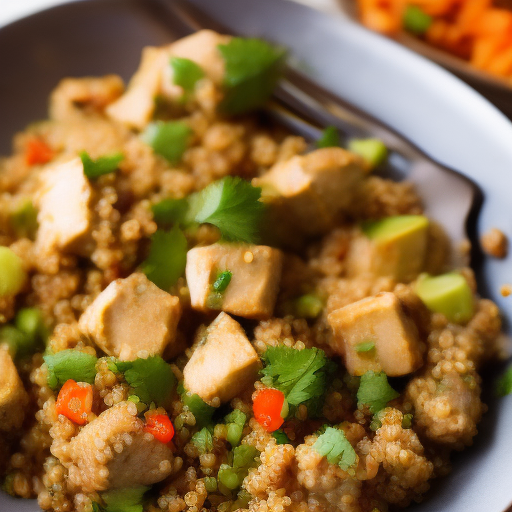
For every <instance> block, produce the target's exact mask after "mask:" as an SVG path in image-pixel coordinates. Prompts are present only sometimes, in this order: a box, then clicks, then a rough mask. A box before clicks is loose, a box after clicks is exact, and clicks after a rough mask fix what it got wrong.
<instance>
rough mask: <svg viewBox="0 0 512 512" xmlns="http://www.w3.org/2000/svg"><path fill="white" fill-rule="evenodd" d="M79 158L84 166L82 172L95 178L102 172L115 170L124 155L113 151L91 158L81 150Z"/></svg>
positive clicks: (106, 172)
mask: <svg viewBox="0 0 512 512" xmlns="http://www.w3.org/2000/svg"><path fill="white" fill-rule="evenodd" d="M80 158H81V160H82V164H83V166H84V174H85V175H86V176H87V177H88V178H89V179H90V180H95V179H97V178H99V177H100V176H103V175H104V174H110V173H111V172H114V171H116V170H117V168H118V167H119V164H120V163H121V162H122V160H123V159H124V155H123V154H122V153H115V154H113V155H109V156H101V157H100V158H98V159H96V160H93V159H92V158H91V157H90V156H89V154H88V153H87V152H86V151H81V152H80Z"/></svg>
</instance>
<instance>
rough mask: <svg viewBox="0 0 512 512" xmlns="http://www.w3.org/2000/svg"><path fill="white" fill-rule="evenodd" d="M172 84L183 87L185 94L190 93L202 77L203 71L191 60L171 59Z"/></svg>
mask: <svg viewBox="0 0 512 512" xmlns="http://www.w3.org/2000/svg"><path fill="white" fill-rule="evenodd" d="M170 64H171V68H172V71H173V82H174V84H176V85H179V86H180V87H183V90H184V91H185V92H192V91H193V90H194V87H195V86H196V83H197V82H198V81H199V80H201V78H203V77H204V71H203V70H202V69H201V68H200V67H199V66H198V65H197V64H196V63H195V62H194V61H192V60H190V59H184V58H182V57H171V62H170Z"/></svg>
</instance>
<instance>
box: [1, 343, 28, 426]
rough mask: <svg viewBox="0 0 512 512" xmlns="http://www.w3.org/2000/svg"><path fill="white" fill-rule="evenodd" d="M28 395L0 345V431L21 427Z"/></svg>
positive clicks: (7, 353)
mask: <svg viewBox="0 0 512 512" xmlns="http://www.w3.org/2000/svg"><path fill="white" fill-rule="evenodd" d="M27 404H28V395H27V393H26V391H25V388H24V387H23V383H22V382H21V379H20V377H19V375H18V370H16V366H14V363H13V360H12V358H11V356H10V354H9V352H8V350H7V349H5V348H2V347H0V432H9V431H13V430H17V429H19V428H21V426H22V424H23V420H24V419H25V410H26V406H27Z"/></svg>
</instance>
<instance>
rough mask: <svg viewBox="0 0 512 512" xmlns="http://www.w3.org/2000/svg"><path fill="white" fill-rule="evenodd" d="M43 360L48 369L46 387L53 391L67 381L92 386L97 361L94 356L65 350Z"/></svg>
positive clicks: (49, 355) (48, 355) (44, 357)
mask: <svg viewBox="0 0 512 512" xmlns="http://www.w3.org/2000/svg"><path fill="white" fill-rule="evenodd" d="M43 359H44V362H45V363H46V366H47V367H48V386H50V388H51V389H53V390H55V389H58V388H60V387H61V386H63V385H64V383H65V382H66V381H68V380H69V379H73V380H74V381H76V382H87V383H89V384H94V378H95V377H96V362H97V361H98V359H97V358H96V357H95V356H92V355H90V354H86V353H84V352H79V351H78V350H73V349H66V350H61V351H60V352H57V353H56V354H47V355H46V356H43Z"/></svg>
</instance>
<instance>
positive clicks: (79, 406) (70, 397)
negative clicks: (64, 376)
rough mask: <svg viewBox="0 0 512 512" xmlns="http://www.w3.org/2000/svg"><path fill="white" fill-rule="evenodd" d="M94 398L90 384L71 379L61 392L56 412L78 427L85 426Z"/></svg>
mask: <svg viewBox="0 0 512 512" xmlns="http://www.w3.org/2000/svg"><path fill="white" fill-rule="evenodd" d="M92 398H93V393H92V386H91V385H90V384H86V383H85V382H80V383H77V382H75V381H74V380H72V379H69V380H67V381H66V382H65V384H64V386H62V388H61V390H60V391H59V395H58V397H57V402H56V404H55V411H56V413H57V414H62V415H63V416H66V418H68V419H70V420H71V421H73V422H74V423H76V424H78V425H84V424H85V423H87V420H88V417H89V414H90V413H91V410H92Z"/></svg>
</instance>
